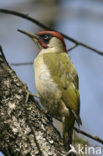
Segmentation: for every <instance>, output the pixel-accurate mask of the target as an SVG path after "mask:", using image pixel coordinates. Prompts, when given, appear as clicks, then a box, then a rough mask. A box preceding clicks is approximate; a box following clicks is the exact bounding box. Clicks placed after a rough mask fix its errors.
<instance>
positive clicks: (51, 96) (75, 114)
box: [34, 52, 81, 143]
mask: <svg viewBox="0 0 103 156" xmlns="http://www.w3.org/2000/svg"><path fill="white" fill-rule="evenodd" d="M44 65H45V66H46V67H47V70H48V72H49V76H50V77H49V78H48V74H47V73H46V71H43V70H44ZM34 70H35V83H36V88H37V91H38V93H39V95H40V97H41V98H40V100H41V103H42V104H43V105H44V106H45V107H46V108H47V110H48V112H49V113H50V114H51V115H52V116H54V117H55V118H57V119H60V120H62V122H63V138H64V141H65V142H67V138H68V137H69V143H71V141H72V138H71V137H72V131H73V126H74V122H75V120H76V121H77V123H78V124H81V120H80V117H79V111H80V98H79V91H78V76H77V72H76V70H75V68H74V65H73V64H72V62H71V60H70V58H69V57H68V55H67V54H66V53H64V52H61V53H57V52H54V53H52V52H51V53H40V54H39V55H38V56H37V58H36V59H35V63H34ZM50 79H51V80H50ZM51 81H52V82H51ZM52 83H53V84H56V88H58V89H56V88H55V87H54V86H53V84H52ZM53 89H54V90H53ZM67 135H69V136H67Z"/></svg>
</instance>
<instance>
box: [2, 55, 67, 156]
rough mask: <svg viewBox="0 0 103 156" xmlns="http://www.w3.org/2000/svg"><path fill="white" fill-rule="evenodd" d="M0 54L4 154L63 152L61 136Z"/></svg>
mask: <svg viewBox="0 0 103 156" xmlns="http://www.w3.org/2000/svg"><path fill="white" fill-rule="evenodd" d="M26 96H27V89H26V88H25V85H24V83H22V82H21V81H20V80H19V78H18V77H17V75H16V73H15V72H14V71H13V70H12V69H11V68H10V67H9V66H8V64H7V63H6V61H5V59H4V57H3V56H2V55H1V56H0V151H1V152H2V153H3V154H4V155H6V156H36V155H39V156H40V155H44V156H46V155H47V156H52V155H53V156H63V155H65V154H66V151H65V149H64V146H63V142H62V139H61V137H60V135H59V133H58V132H57V130H56V129H55V128H54V126H53V125H52V123H51V122H50V121H49V120H48V118H47V117H46V115H45V114H44V113H43V111H42V110H41V109H40V107H39V106H38V103H37V101H36V100H35V99H34V98H33V97H32V96H30V97H29V99H28V102H25V101H26Z"/></svg>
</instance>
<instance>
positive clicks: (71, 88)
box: [43, 53, 81, 124]
mask: <svg viewBox="0 0 103 156" xmlns="http://www.w3.org/2000/svg"><path fill="white" fill-rule="evenodd" d="M43 59H44V63H45V64H47V65H48V68H49V70H50V73H51V76H52V78H53V80H54V82H56V84H58V87H59V89H60V90H61V92H62V97H61V98H62V100H63V101H64V103H65V105H66V106H67V107H68V108H69V109H70V110H71V111H72V113H73V114H74V117H75V119H76V121H77V123H78V124H81V119H80V117H79V111H80V97H79V90H78V83H79V82H78V75H77V72H76V70H75V68H74V65H73V64H72V62H71V60H70V58H69V56H68V55H67V54H66V53H49V54H48V53H46V54H44V55H43Z"/></svg>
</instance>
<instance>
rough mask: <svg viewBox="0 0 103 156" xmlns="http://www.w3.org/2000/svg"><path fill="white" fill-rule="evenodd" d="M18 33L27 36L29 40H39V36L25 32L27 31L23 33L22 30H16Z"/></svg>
mask: <svg viewBox="0 0 103 156" xmlns="http://www.w3.org/2000/svg"><path fill="white" fill-rule="evenodd" d="M18 31H19V32H21V33H23V34H25V35H27V36H29V37H30V38H31V39H36V40H38V39H39V36H38V35H36V34H32V33H30V32H27V31H24V30H20V29H18Z"/></svg>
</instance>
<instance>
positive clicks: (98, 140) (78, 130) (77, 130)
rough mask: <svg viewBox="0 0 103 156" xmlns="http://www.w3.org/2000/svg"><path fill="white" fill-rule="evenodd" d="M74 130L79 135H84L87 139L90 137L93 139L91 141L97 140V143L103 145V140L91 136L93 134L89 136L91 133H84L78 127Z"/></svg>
mask: <svg viewBox="0 0 103 156" xmlns="http://www.w3.org/2000/svg"><path fill="white" fill-rule="evenodd" d="M74 130H75V131H76V132H77V133H80V134H83V135H85V136H87V137H89V138H91V139H93V140H95V141H97V142H99V143H101V144H103V140H102V139H100V138H99V137H98V136H93V135H91V134H89V133H87V132H84V131H83V130H81V129H78V128H76V127H74Z"/></svg>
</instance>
